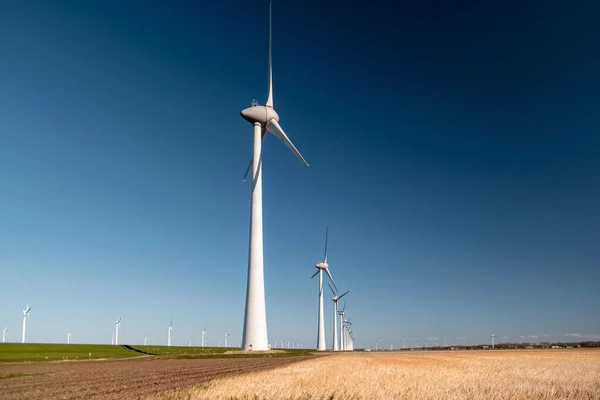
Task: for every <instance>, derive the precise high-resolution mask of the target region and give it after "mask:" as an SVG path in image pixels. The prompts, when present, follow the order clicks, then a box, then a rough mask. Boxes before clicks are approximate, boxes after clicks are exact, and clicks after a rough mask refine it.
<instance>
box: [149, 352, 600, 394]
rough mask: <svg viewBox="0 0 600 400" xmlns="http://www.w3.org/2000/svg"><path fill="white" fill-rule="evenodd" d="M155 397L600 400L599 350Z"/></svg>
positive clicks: (476, 356)
mask: <svg viewBox="0 0 600 400" xmlns="http://www.w3.org/2000/svg"><path fill="white" fill-rule="evenodd" d="M152 399H157V400H158V399H161V400H166V399H216V400H218V399H252V400H255V399H418V400H424V399H436V400H439V399H503V400H516V399H528V400H542V399H543V400H546V399H573V400H586V399H600V349H598V350H596V349H568V350H567V349H565V350H562V349H560V350H556V349H555V350H514V351H439V352H436V351H430V352H428V351H420V352H416V351H407V352H397V353H350V354H335V355H330V356H324V357H319V358H316V359H311V360H307V361H302V362H299V363H296V364H291V365H288V366H285V367H282V368H277V369H274V370H270V371H264V372H256V373H252V374H248V375H241V376H237V377H229V378H223V379H218V380H214V381H211V382H209V383H207V384H204V385H201V386H196V387H193V388H190V389H187V390H184V391H179V392H171V393H168V394H164V395H162V396H154V397H152Z"/></svg>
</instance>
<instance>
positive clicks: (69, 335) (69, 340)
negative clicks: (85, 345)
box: [67, 332, 71, 344]
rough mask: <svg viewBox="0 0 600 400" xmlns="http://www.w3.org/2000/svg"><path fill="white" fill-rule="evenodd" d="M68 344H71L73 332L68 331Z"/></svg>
mask: <svg viewBox="0 0 600 400" xmlns="http://www.w3.org/2000/svg"><path fill="white" fill-rule="evenodd" d="M67 344H71V332H69V333H67Z"/></svg>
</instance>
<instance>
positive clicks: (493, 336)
mask: <svg viewBox="0 0 600 400" xmlns="http://www.w3.org/2000/svg"><path fill="white" fill-rule="evenodd" d="M490 338H492V350H493V349H494V339H495V338H496V335H494V332H492V336H490Z"/></svg>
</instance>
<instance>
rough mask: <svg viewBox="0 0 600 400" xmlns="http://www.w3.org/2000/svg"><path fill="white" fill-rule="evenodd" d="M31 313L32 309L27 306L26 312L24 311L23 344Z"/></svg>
mask: <svg viewBox="0 0 600 400" xmlns="http://www.w3.org/2000/svg"><path fill="white" fill-rule="evenodd" d="M29 311H31V307H29V304H27V307H26V308H25V310H23V335H22V336H21V343H25V332H26V331H27V320H28V319H29Z"/></svg>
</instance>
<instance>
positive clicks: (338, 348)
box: [333, 300, 340, 351]
mask: <svg viewBox="0 0 600 400" xmlns="http://www.w3.org/2000/svg"><path fill="white" fill-rule="evenodd" d="M337 309H338V308H337V300H336V301H334V302H333V351H339V350H340V346H339V345H338V334H337V315H338V311H337Z"/></svg>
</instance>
